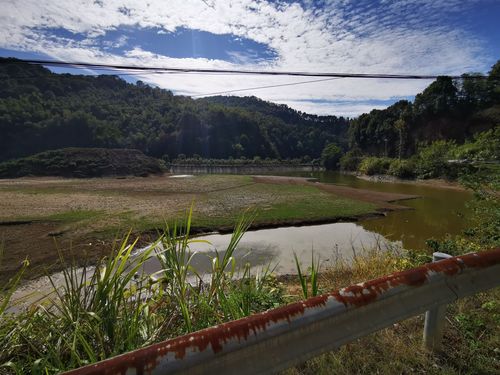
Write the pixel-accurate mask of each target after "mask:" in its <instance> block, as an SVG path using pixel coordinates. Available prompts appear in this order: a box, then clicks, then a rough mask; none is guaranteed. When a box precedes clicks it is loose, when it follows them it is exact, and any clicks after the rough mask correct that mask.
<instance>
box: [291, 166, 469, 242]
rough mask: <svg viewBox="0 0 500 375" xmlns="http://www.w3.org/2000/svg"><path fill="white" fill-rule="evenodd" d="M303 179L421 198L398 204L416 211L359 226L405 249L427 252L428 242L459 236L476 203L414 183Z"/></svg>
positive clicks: (326, 175)
mask: <svg viewBox="0 0 500 375" xmlns="http://www.w3.org/2000/svg"><path fill="white" fill-rule="evenodd" d="M301 175H302V176H303V177H313V178H317V179H318V180H319V181H320V182H326V183H333V184H337V185H346V186H350V187H354V188H359V189H367V190H375V191H382V192H388V193H400V194H410V195H418V196H420V197H421V198H419V199H412V200H405V201H401V202H399V203H398V204H401V205H403V206H408V207H411V208H412V210H406V211H395V212H390V213H388V214H387V216H386V217H382V218H377V219H374V220H372V219H370V220H364V221H362V222H360V223H359V224H360V225H362V226H363V227H364V228H365V229H366V230H368V231H372V232H377V233H380V234H382V235H383V236H384V237H386V238H388V239H391V240H394V241H401V242H402V244H403V247H404V248H405V249H419V250H422V249H426V245H425V241H426V240H427V239H429V238H431V237H432V238H436V239H443V238H444V237H445V236H446V234H450V235H457V234H460V233H461V232H462V231H463V230H464V229H465V228H466V226H467V217H468V215H469V213H470V211H469V209H468V208H467V202H468V201H470V200H471V199H472V193H471V192H469V191H462V190H454V189H448V188H439V187H433V186H424V185H417V184H411V183H392V182H378V181H366V180H362V179H360V178H357V177H355V176H352V175H345V174H341V173H337V172H312V173H307V174H301Z"/></svg>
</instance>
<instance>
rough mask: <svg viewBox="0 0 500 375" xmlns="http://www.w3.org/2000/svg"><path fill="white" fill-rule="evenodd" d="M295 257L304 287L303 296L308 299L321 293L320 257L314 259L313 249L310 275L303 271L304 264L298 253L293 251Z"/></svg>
mask: <svg viewBox="0 0 500 375" xmlns="http://www.w3.org/2000/svg"><path fill="white" fill-rule="evenodd" d="M293 257H294V259H295V268H296V269H297V277H298V279H299V283H300V287H301V288H302V297H304V299H307V298H309V297H315V296H317V295H318V293H319V279H318V275H319V269H320V259H319V257H318V258H317V259H316V260H315V259H314V251H313V250H311V266H310V267H309V269H308V271H309V276H308V275H307V274H305V273H304V272H303V269H302V265H301V264H300V262H299V258H298V257H297V254H296V253H293ZM309 283H311V288H310V289H311V293H309Z"/></svg>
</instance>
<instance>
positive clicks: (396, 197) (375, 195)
mask: <svg viewBox="0 0 500 375" xmlns="http://www.w3.org/2000/svg"><path fill="white" fill-rule="evenodd" d="M254 181H255V182H261V183H267V184H283V185H310V186H316V187H319V188H320V189H322V190H324V191H328V192H330V193H333V194H335V195H337V196H340V197H344V198H349V199H354V200H359V201H363V202H369V203H375V204H376V205H377V206H378V207H379V209H380V210H382V211H393V210H407V209H409V208H408V207H406V206H402V205H398V204H394V203H392V202H397V201H402V200H406V199H415V198H419V196H418V195H408V194H397V193H384V192H379V191H373V190H366V189H356V188H352V187H348V186H340V185H333V184H325V183H322V182H314V181H312V180H311V179H308V178H304V177H286V176H283V177H282V176H255V177H254Z"/></svg>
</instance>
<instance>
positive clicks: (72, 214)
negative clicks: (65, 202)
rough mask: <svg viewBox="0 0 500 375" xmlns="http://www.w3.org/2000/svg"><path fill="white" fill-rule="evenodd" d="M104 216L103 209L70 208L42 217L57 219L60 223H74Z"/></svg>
mask: <svg viewBox="0 0 500 375" xmlns="http://www.w3.org/2000/svg"><path fill="white" fill-rule="evenodd" d="M105 216H106V212H105V211H97V210H70V211H64V212H58V213H56V214H53V215H49V216H46V217H44V218H43V220H48V221H59V222H62V223H76V222H79V221H84V220H94V219H100V218H103V217H105Z"/></svg>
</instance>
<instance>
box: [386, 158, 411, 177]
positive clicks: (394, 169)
mask: <svg viewBox="0 0 500 375" xmlns="http://www.w3.org/2000/svg"><path fill="white" fill-rule="evenodd" d="M415 169H416V165H415V163H414V162H413V160H399V159H393V160H391V164H390V165H389V170H388V171H387V173H388V174H390V175H391V176H394V177H398V178H414V177H415V175H416V172H415Z"/></svg>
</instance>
